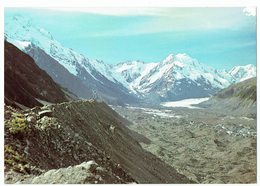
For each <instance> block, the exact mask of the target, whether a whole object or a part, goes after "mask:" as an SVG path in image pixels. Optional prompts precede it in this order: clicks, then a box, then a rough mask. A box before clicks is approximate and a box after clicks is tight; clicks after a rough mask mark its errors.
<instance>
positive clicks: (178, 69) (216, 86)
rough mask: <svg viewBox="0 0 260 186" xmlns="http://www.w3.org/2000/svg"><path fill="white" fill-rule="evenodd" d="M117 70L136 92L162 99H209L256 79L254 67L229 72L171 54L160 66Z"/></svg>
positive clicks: (135, 64) (128, 65)
mask: <svg viewBox="0 0 260 186" xmlns="http://www.w3.org/2000/svg"><path fill="white" fill-rule="evenodd" d="M114 69H115V71H116V72H120V73H121V74H122V76H123V77H124V78H125V79H126V81H127V82H128V83H129V87H131V88H132V89H133V90H135V91H136V93H139V94H140V95H141V96H143V97H146V98H147V97H149V96H151V97H152V98H149V99H156V98H157V99H159V100H178V99H183V98H192V97H205V96H209V95H212V94H214V93H216V91H218V90H220V89H223V88H226V87H227V86H229V85H230V84H233V83H236V82H240V81H243V80H246V79H248V78H251V77H255V76H256V68H255V67H254V66H253V65H246V66H239V67H234V68H233V69H232V70H231V71H230V72H228V71H226V70H217V69H214V68H212V67H209V66H207V65H204V64H201V63H200V62H198V61H197V60H196V59H193V58H191V57H190V56H188V55H187V54H176V55H173V54H170V55H169V56H167V57H166V58H165V59H164V60H162V61H161V62H158V63H143V62H137V61H133V62H126V63H121V64H119V65H116V66H115V67H114Z"/></svg>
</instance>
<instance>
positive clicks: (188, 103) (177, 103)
mask: <svg viewBox="0 0 260 186" xmlns="http://www.w3.org/2000/svg"><path fill="white" fill-rule="evenodd" d="M208 99H209V97H206V98H193V99H183V100H180V101H172V102H163V103H161V105H162V106H164V107H186V108H191V109H198V108H199V107H195V106H193V105H195V104H199V103H201V102H203V101H207V100H208Z"/></svg>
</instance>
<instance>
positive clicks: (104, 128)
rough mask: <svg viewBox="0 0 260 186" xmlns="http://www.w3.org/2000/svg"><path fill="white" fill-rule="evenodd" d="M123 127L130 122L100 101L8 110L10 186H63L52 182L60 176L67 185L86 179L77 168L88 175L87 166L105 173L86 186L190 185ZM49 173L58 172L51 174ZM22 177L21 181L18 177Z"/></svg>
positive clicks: (91, 177) (7, 172)
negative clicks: (51, 185)
mask: <svg viewBox="0 0 260 186" xmlns="http://www.w3.org/2000/svg"><path fill="white" fill-rule="evenodd" d="M124 123H125V119H123V118H121V117H120V116H119V115H118V114H117V113H116V112H114V111H113V110H112V109H110V107H108V106H107V105H106V104H105V103H98V102H95V101H76V102H68V103H61V104H57V105H49V106H44V107H35V108H33V109H30V110H24V111H17V110H14V109H13V108H11V107H8V106H6V107H5V181H6V183H14V182H17V181H22V180H24V182H25V183H28V182H30V183H50V182H52V181H53V182H55V183H60V182H59V181H57V180H56V181H54V180H53V179H54V177H55V175H58V176H61V177H63V179H62V180H65V178H66V176H67V175H64V174H69V172H73V169H75V170H77V171H79V172H78V173H79V176H81V178H82V177H84V176H86V175H85V174H86V173H81V172H80V170H78V168H79V167H82V166H83V168H82V169H84V166H85V165H86V164H87V163H83V162H89V161H92V162H93V161H94V162H95V163H96V164H97V165H95V167H100V168H99V170H100V171H98V170H97V168H96V169H95V171H94V173H93V172H92V173H91V171H90V172H89V174H88V176H89V177H88V179H86V182H84V183H95V182H97V183H129V182H137V183H190V181H189V180H188V179H187V178H186V177H185V176H183V175H181V174H179V173H177V171H176V170H175V169H174V168H173V167H171V166H169V165H167V164H165V163H164V162H163V161H161V160H159V159H158V158H157V157H156V156H154V155H152V154H151V153H149V152H146V151H145V150H143V149H142V147H141V146H140V145H139V143H138V141H136V140H135V139H134V137H133V136H134V135H135V133H132V132H131V131H130V130H129V129H128V128H127V127H126V126H125V125H124ZM143 138H144V139H145V137H143ZM140 139H141V138H140ZM147 142H149V140H148V141H147ZM82 163H83V165H82ZM95 163H94V164H95ZM79 164H81V165H79ZM76 165H78V166H76ZM68 166H76V167H68ZM66 167H68V168H66ZM61 168H64V169H61ZM102 168H103V169H102ZM50 169H59V170H52V171H50V172H47V171H49V170H50ZM66 170H67V173H65V172H66ZM17 172H18V173H19V176H15V175H16V174H18V173H17ZM37 175H40V176H38V177H36V176H37ZM67 177H68V176H67ZM18 178H22V179H18ZM72 178H74V177H73V176H72V177H71V179H72ZM81 178H80V179H79V180H81V181H82V179H81ZM17 179H18V180H17ZM81 181H78V179H77V180H67V183H79V182H81Z"/></svg>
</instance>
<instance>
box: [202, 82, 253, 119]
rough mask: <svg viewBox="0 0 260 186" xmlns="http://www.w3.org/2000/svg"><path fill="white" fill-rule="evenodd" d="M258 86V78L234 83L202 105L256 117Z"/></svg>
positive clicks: (224, 111) (223, 111)
mask: <svg viewBox="0 0 260 186" xmlns="http://www.w3.org/2000/svg"><path fill="white" fill-rule="evenodd" d="M256 86H257V83H256V78H251V79H248V80H245V81H243V82H239V83H236V84H233V85H231V86H229V87H228V88H225V89H223V90H222V91H220V92H218V93H217V94H216V95H214V96H213V97H212V98H211V99H209V100H208V101H205V102H203V103H201V104H200V106H202V107H205V108H208V109H214V110H216V111H221V112H222V113H229V114H236V115H240V116H247V117H252V118H256V106H257V105H256V98H257V94H256V89H257V88H256Z"/></svg>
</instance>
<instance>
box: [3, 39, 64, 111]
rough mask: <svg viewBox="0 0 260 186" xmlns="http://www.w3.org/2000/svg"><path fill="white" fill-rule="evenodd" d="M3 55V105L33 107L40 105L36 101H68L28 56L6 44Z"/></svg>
mask: <svg viewBox="0 0 260 186" xmlns="http://www.w3.org/2000/svg"><path fill="white" fill-rule="evenodd" d="M4 55H5V56H4V57H5V58H4V78H5V84H4V86H5V87H4V95H5V103H7V104H10V105H16V106H18V105H20V104H21V105H24V106H26V107H34V106H40V105H42V103H40V102H39V100H37V99H40V100H43V101H47V102H51V103H60V102H64V101H68V98H67V96H66V95H65V93H64V92H63V91H62V90H61V87H60V86H59V85H57V84H56V83H55V82H54V81H53V80H52V79H51V77H49V75H48V74H47V73H46V72H45V71H43V70H41V69H40V68H39V67H38V66H37V65H36V64H35V62H34V60H33V59H32V58H31V57H30V56H28V55H27V54H25V53H23V52H22V51H20V50H19V49H18V48H17V47H15V46H14V45H12V44H10V43H8V42H5V54H4ZM21 105H20V106H21ZM18 107H19V106H18Z"/></svg>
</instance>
